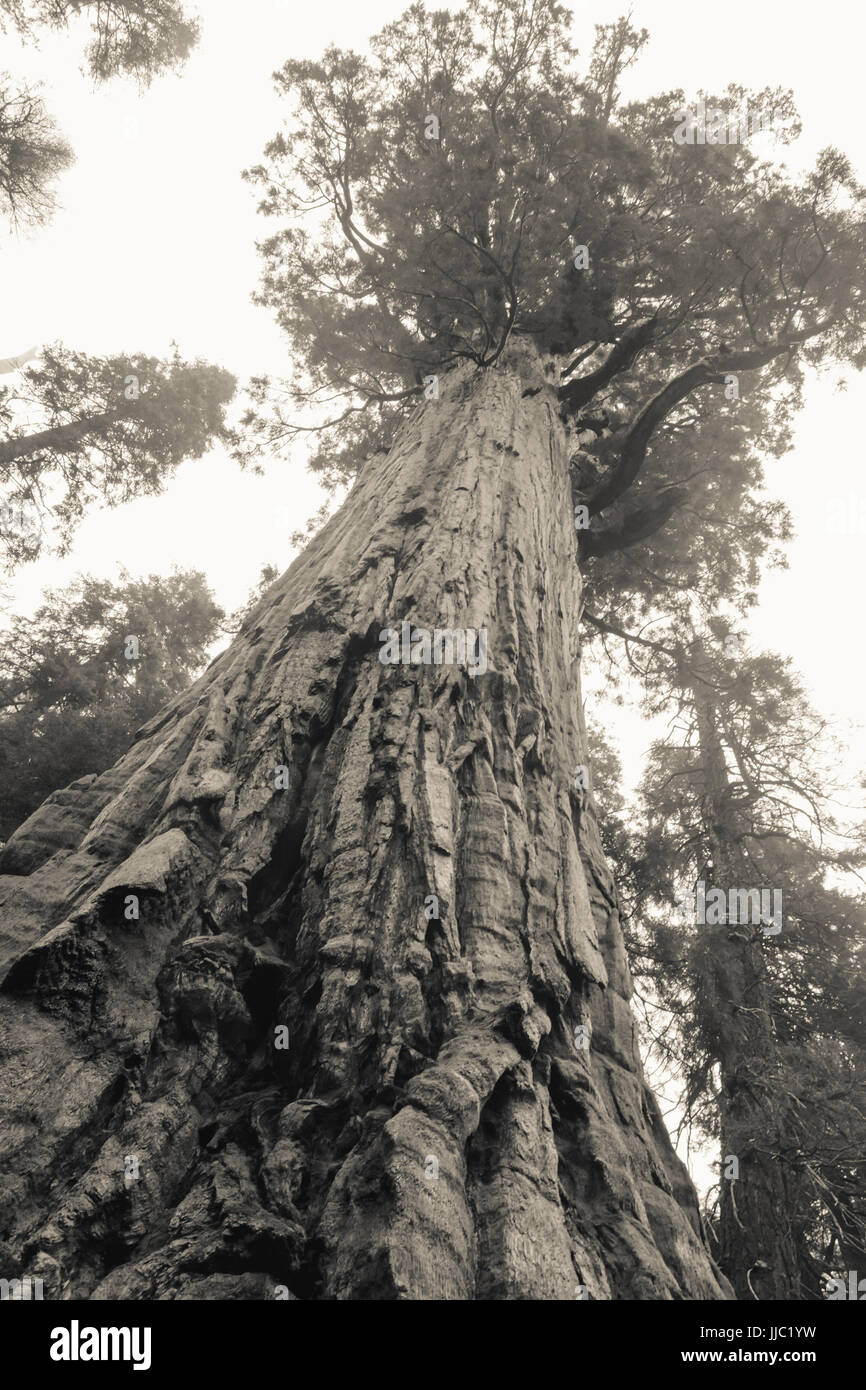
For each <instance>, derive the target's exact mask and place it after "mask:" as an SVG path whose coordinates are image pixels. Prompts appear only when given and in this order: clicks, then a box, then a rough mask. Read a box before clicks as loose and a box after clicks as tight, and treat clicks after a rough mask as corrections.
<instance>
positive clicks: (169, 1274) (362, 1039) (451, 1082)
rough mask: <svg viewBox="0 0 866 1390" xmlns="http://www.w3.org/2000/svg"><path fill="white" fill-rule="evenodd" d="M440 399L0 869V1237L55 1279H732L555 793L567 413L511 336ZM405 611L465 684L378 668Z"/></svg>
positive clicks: (571, 660) (557, 1295) (585, 841)
mask: <svg viewBox="0 0 866 1390" xmlns="http://www.w3.org/2000/svg"><path fill="white" fill-rule="evenodd" d="M440 386H441V398H440V399H439V400H438V401H431V402H429V404H427V405H426V406H425V408H424V410H423V412H422V413H420V414H419V416H418V417H416V418H415V419H414V420H413V421H412V422H411V423H410V424H409V425H408V426H406V427H404V429H403V431H402V433H401V434H400V435H399V436H398V438H397V439H396V441H395V443H394V446H393V448H392V450H391V452H390V454H388V456H387V457H383V456H379V457H377V458H376V459H374V460H373V461H372V462H371V463H370V464H369V465H368V466H367V468H366V471H365V472H364V473H363V475H362V476H361V477H360V479H359V480H358V482H357V484H356V486H355V488H354V490H353V492H352V494H351V496H350V497H349V499H348V501H347V502H346V504H345V505H344V506H343V508H342V509H341V511H340V512H339V513H338V514H337V515H336V516H335V517H334V518H333V519H332V520H331V521H330V522H329V523H328V525H327V526H326V527H325V528H324V530H323V531H322V533H321V534H320V535H319V536H318V537H317V538H316V539H315V540H314V541H313V543H312V544H311V545H310V546H309V548H308V549H307V550H306V551H305V552H304V553H303V555H301V556H300V557H299V558H298V559H297V560H296V561H295V563H294V564H293V565H292V566H291V568H290V569H289V570H288V572H287V573H286V574H285V575H284V576H283V578H282V579H280V580H279V581H278V582H277V583H276V584H275V585H274V586H273V587H272V588H271V589H270V590H269V591H268V593H267V595H266V596H265V597H264V598H263V599H262V601H261V602H260V603H259V605H258V606H257V608H256V609H255V610H254V611H253V613H252V615H251V616H250V617H249V619H248V620H247V622H246V623H245V625H244V628H243V630H242V631H241V633H240V634H239V635H238V637H237V639H236V640H235V641H234V642H233V644H232V645H231V647H229V649H228V650H227V651H226V652H225V653H223V654H222V655H221V656H220V657H218V658H217V660H216V661H214V663H213V664H212V665H211V667H210V668H209V670H208V671H207V672H206V673H205V675H204V676H203V677H202V678H201V679H200V680H199V681H198V682H197V683H196V685H194V686H193V687H192V689H191V690H190V691H188V692H187V693H186V694H185V695H184V696H182V697H181V698H179V699H177V700H176V701H174V703H173V704H172V705H170V706H169V707H168V708H167V709H166V710H165V711H164V712H163V713H162V714H161V715H160V716H159V717H158V718H157V719H154V720H153V721H151V723H150V724H149V725H147V726H146V727H145V728H144V729H143V730H141V732H140V734H139V736H138V738H137V741H136V743H135V744H134V746H133V748H132V749H131V751H130V752H129V753H128V754H127V756H126V757H125V758H124V759H123V760H122V761H121V762H120V763H118V764H117V766H116V767H114V768H113V769H111V770H110V771H109V772H106V773H104V774H102V775H101V776H99V777H94V778H86V779H83V780H82V781H80V782H78V783H76V784H75V785H74V786H72V787H70V788H67V789H66V790H65V791H63V792H60V793H57V794H55V795H54V796H53V797H51V798H50V799H49V801H48V802H47V803H46V804H45V806H43V807H42V808H41V809H40V810H39V811H38V812H36V814H35V815H33V816H32V817H31V818H30V820H29V821H28V822H27V823H26V824H25V825H24V826H22V827H21V828H20V830H19V831H18V832H17V833H16V834H15V835H14V836H13V837H12V839H11V840H10V841H9V843H8V845H7V846H6V849H5V851H4V852H3V854H2V858H0V872H2V874H3V875H4V876H3V877H2V878H0V892H2V911H0V925H2V938H0V939H2V959H3V962H4V963H3V975H4V983H3V987H2V994H0V1017H2V1035H3V1039H4V1048H5V1052H6V1065H5V1067H4V1068H3V1082H2V1097H0V1100H2V1131H3V1133H4V1135H5V1149H4V1152H3V1154H2V1166H3V1183H2V1187H3V1192H4V1204H3V1208H2V1223H3V1228H4V1230H3V1239H4V1240H5V1242H6V1248H5V1250H4V1251H3V1252H2V1253H3V1255H4V1262H5V1263H6V1264H7V1265H8V1266H10V1269H11V1270H12V1272H14V1268H16V1267H17V1268H18V1269H20V1270H22V1271H23V1272H29V1273H31V1274H42V1276H43V1278H45V1280H46V1296H48V1295H49V1294H50V1296H53V1297H75V1296H78V1297H81V1296H84V1297H91V1298H97V1299H104V1298H116V1297H119V1298H131V1299H147V1298H168V1299H173V1298H219V1297H233V1298H237V1297H247V1298H269V1297H274V1296H278V1297H279V1296H286V1293H285V1291H286V1290H288V1295H287V1296H289V1297H298V1298H321V1299H331V1298H338V1299H379V1298H381V1299H435V1298H443V1299H528V1298H531V1299H535V1298H538V1299H571V1298H575V1297H581V1296H585V1297H590V1298H597V1299H610V1298H637V1299H672V1298H675V1299H681V1298H686V1299H694V1298H724V1297H728V1296H730V1289H729V1286H728V1285H727V1284H726V1281H725V1280H724V1279H723V1278H722V1276H721V1275H720V1274H719V1272H718V1270H717V1269H716V1267H715V1265H714V1264H713V1261H712V1259H711V1258H710V1256H709V1254H708V1252H707V1248H706V1246H705V1243H704V1239H703V1235H702V1231H701V1225H700V1218H699V1215H698V1208H697V1202H696V1198H695V1194H694V1191H693V1189H692V1186H691V1184H690V1182H689V1179H688V1176H687V1173H686V1171H685V1169H684V1167H683V1165H682V1164H681V1163H680V1161H679V1160H678V1158H677V1157H676V1155H675V1153H674V1151H673V1149H672V1146H671V1143H670V1140H669V1138H668V1135H667V1132H666V1130H665V1126H664V1124H663V1122H662V1118H661V1115H660V1112H659V1109H658V1106H657V1104H656V1102H655V1100H654V1098H653V1096H652V1094H651V1093H650V1091H649V1090H648V1088H647V1086H646V1083H645V1081H644V1078H643V1074H642V1071H641V1066H640V1061H639V1057H638V1051H637V1045H636V1037H635V1024H634V1021H633V1017H632V1013H631V1009H630V1005H629V997H630V993H631V985H630V979H629V972H628V966H627V963H626V958H625V953H624V950H623V941H622V936H621V932H620V926H619V921H618V917H617V900H616V893H615V888H614V885H613V882H612V880H611V875H610V872H609V870H608V867H607V865H606V863H605V861H604V859H603V856H602V852H601V848H600V844H599V838H598V833H597V825H596V820H595V812H594V809H593V806H592V803H591V799H590V798H589V797H588V796H587V794H586V793H585V792H583V791H582V790H581V789H580V786H579V782H580V779H579V778H578V779H577V784H576V779H575V777H574V769H575V767H576V765H580V764H583V763H585V761H586V751H585V737H584V732H583V728H582V718H581V697H580V686H579V662H578V657H579V649H580V643H579V635H578V621H579V609H580V579H579V573H578V568H577V563H576V548H577V535H576V532H575V530H574V527H573V520H572V507H571V494H570V485H569V476H568V466H567V458H566V453H565V447H564V439H563V431H562V425H561V423H560V420H559V417H558V412H557V405H556V398H555V392H554V390H553V387H552V385H551V384H548V382H547V381H546V380H545V378H544V375H543V372H542V368H541V364H540V361H539V359H538V357H537V356H536V354H535V352H534V351H533V350H530V349H527V348H523V347H520V346H516V347H513V348H510V349H509V350H508V352H507V354H506V356H505V357H504V358H503V359H502V360H501V361H500V363H499V364H498V365H497V367H496V369H495V370H492V371H488V372H481V371H476V370H474V369H472V368H470V367H469V366H465V367H461V368H459V369H457V370H455V371H453V372H451V373H450V374H449V375H447V376H446V377H443V378H442V379H441V383H440ZM404 619H408V620H409V621H411V623H412V624H413V627H416V628H426V629H433V628H436V627H439V628H450V629H455V630H456V629H467V628H474V629H486V630H487V634H488V652H487V659H488V669H487V670H486V671H485V672H483V673H482V672H481V671H480V670H479V671H478V673H477V674H475V675H473V674H471V673H470V672H469V671H468V670H467V669H466V668H465V667H462V666H460V665H457V664H452V665H446V664H438V665H437V664H411V663H410V664H396V665H387V664H383V663H382V661H381V660H380V659H379V653H380V651H381V650H382V643H381V642H380V633H381V631H382V629H384V628H387V627H394V628H397V629H399V628H400V624H401V622H402V620H404ZM142 658H143V659H144V660H146V659H147V653H146V652H143V653H142ZM281 769H287V771H281ZM437 900H438V917H437V916H436V915H435V914H436V911H437ZM136 904H137V905H138V909H139V913H140V915H139V916H138V918H137V919H136V917H135V915H134V914H135V911H136ZM281 1030H282V1031H281ZM286 1030H287V1032H286ZM286 1037H287V1038H288V1047H283V1046H281V1045H280V1044H281V1043H284V1042H285V1041H286ZM587 1037H588V1038H589V1042H590V1045H589V1046H588V1047H586V1046H584V1045H582V1044H583V1043H584V1042H585V1041H586V1040H587ZM581 1290H585V1293H581V1292H580V1291H581Z"/></svg>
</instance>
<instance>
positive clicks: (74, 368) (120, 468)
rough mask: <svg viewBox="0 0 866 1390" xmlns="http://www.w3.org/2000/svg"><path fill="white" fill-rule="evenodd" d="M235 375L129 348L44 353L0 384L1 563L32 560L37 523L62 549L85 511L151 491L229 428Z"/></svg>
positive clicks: (226, 438) (226, 435) (40, 533)
mask: <svg viewBox="0 0 866 1390" xmlns="http://www.w3.org/2000/svg"><path fill="white" fill-rule="evenodd" d="M235 385H236V383H235V379H234V377H233V376H232V375H231V374H230V373H229V372H226V371H224V370H223V369H222V368H220V367H214V366H211V365H210V364H208V363H206V362H201V361H195V362H184V361H183V360H182V359H181V358H180V357H179V355H178V354H177V352H175V353H174V355H173V356H172V357H170V358H167V359H161V358H156V357H151V356H147V355H145V354H143V353H130V354H128V355H117V356H110V357H95V356H93V355H89V354H86V353H82V352H76V351H74V350H72V349H70V348H65V347H63V346H61V345H55V346H53V347H49V348H46V349H44V350H43V352H42V354H41V358H40V360H39V361H38V362H37V363H34V365H32V366H30V367H27V368H26V369H25V370H24V371H23V372H22V373H21V374H20V376H18V377H17V378H16V379H15V381H14V382H13V384H11V385H9V386H4V387H2V388H0V493H2V500H3V507H4V514H3V518H2V523H0V548H2V555H3V559H4V560H5V563H6V564H7V565H14V564H17V563H19V562H21V561H22V560H28V559H34V558H35V557H36V555H38V554H39V552H40V550H41V548H42V546H43V544H44V539H45V532H44V530H43V523H47V522H48V521H51V522H52V523H53V524H55V525H56V526H57V527H58V528H59V532H60V536H59V541H60V547H61V549H65V548H67V547H68V545H69V543H70V540H71V536H72V532H73V530H74V527H75V526H76V524H77V523H78V521H79V520H80V519H81V517H82V515H83V514H84V511H85V509H86V508H87V507H88V506H91V505H93V504H94V503H96V502H98V501H101V502H102V503H103V504H105V505H108V506H117V505H118V504H120V503H121V502H126V501H129V500H130V499H131V498H133V497H140V496H143V495H148V494H153V493H157V492H159V491H160V490H161V488H162V487H163V485H164V484H165V481H166V479H167V478H168V476H169V475H170V474H171V472H172V471H173V470H174V469H175V468H176V467H177V465H178V464H179V463H181V462H182V461H183V460H184V459H190V458H200V457H201V456H202V454H204V453H205V452H206V450H207V449H208V448H210V447H211V446H212V445H214V444H216V443H219V442H225V443H229V442H231V441H232V440H233V439H234V435H233V433H232V431H231V429H230V428H229V426H228V424H227V422H226V406H227V405H228V403H229V401H231V399H232V397H233V396H234V393H235Z"/></svg>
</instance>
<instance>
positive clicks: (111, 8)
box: [0, 0, 199, 82]
mask: <svg viewBox="0 0 866 1390" xmlns="http://www.w3.org/2000/svg"><path fill="white" fill-rule="evenodd" d="M3 16H5V17H6V19H7V21H8V22H9V23H10V24H12V25H14V26H15V28H16V29H17V30H18V32H19V33H20V34H21V35H22V36H23V37H24V38H26V39H33V38H35V37H37V36H38V34H39V31H40V30H41V29H43V28H48V29H63V28H65V27H66V25H67V24H69V23H70V22H71V21H73V20H75V19H77V18H78V17H79V16H84V17H85V18H86V19H87V20H88V21H89V23H90V26H91V30H92V33H93V40H92V42H91V44H90V46H89V48H88V50H87V59H88V67H89V69H90V72H91V74H92V76H93V77H95V78H97V80H99V81H103V80H104V79H106V78H109V77H114V76H116V75H117V74H118V73H129V74H132V75H133V76H134V77H137V78H138V79H139V80H140V81H142V82H150V81H151V79H152V78H153V77H155V76H156V75H157V73H159V72H162V71H164V70H165V69H166V68H176V67H179V66H180V65H181V64H182V63H184V62H185V61H186V59H187V58H188V57H189V55H190V53H191V51H192V49H193V48H194V47H195V45H196V43H197V42H198V37H199V25H198V22H197V21H196V20H194V19H190V18H188V17H187V15H185V14H184V11H183V9H182V7H181V6H180V5H179V4H178V3H177V0H0V19H2V17H3Z"/></svg>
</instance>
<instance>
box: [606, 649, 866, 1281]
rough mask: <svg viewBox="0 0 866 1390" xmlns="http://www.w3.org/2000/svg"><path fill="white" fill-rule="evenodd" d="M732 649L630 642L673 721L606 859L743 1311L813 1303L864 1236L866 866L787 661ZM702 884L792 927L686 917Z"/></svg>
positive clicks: (656, 704) (823, 743) (822, 731)
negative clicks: (748, 898)
mask: <svg viewBox="0 0 866 1390" xmlns="http://www.w3.org/2000/svg"><path fill="white" fill-rule="evenodd" d="M730 640H731V634H730V632H729V631H728V630H727V628H726V625H725V624H723V623H717V624H716V625H715V631H714V632H710V633H707V636H706V638H705V640H704V641H703V642H699V641H693V642H691V643H688V644H686V643H684V642H683V641H682V640H681V641H680V642H679V643H677V644H675V643H673V642H672V641H671V639H670V638H668V639H667V641H664V640H660V639H659V638H658V634H657V633H656V635H655V636H654V637H653V639H652V641H645V640H642V639H638V641H637V642H636V643H634V642H633V644H632V651H633V652H635V653H636V652H638V651H641V652H642V654H643V656H644V658H645V663H644V667H643V674H644V678H645V680H646V686H647V690H648V692H649V698H650V701H651V704H652V707H653V708H654V709H655V710H661V709H665V710H666V711H667V712H668V714H670V715H671V716H672V718H671V722H670V726H669V732H668V734H667V736H666V737H665V739H664V740H662V741H659V742H657V743H656V744H654V746H653V749H652V751H651V756H650V760H649V764H648V769H647V773H646V776H645V779H644V782H643V785H642V788H641V800H642V807H643V823H642V826H641V829H640V832H639V833H635V832H634V831H632V833H631V835H626V834H625V833H621V834H620V836H619V838H618V839H617V840H616V842H615V843H614V844H613V846H612V852H613V855H614V858H615V862H616V863H617V865H618V869H619V879H620V883H621V884H622V885H625V886H626V899H627V901H628V902H629V906H630V913H629V919H630V925H629V932H628V936H629V939H630V943H631V954H632V959H633V962H634V965H635V968H636V970H637V973H638V975H639V976H640V977H641V978H643V979H644V980H645V981H648V982H649V984H650V985H651V987H652V992H653V997H654V998H655V1000H656V1001H657V1003H658V1005H659V1008H660V1010H661V1011H662V1014H661V1017H663V1018H664V1026H663V1027H660V1028H657V1029H653V1031H654V1032H655V1033H656V1038H655V1043H656V1047H657V1049H658V1050H659V1051H660V1052H661V1054H662V1056H663V1058H664V1060H665V1061H666V1063H667V1066H668V1068H669V1070H671V1071H672V1072H673V1073H674V1074H676V1075H677V1076H678V1077H680V1078H682V1081H683V1086H684V1114H683V1120H684V1123H693V1122H694V1123H696V1124H697V1126H698V1129H699V1130H700V1131H702V1132H703V1133H704V1134H707V1135H710V1136H712V1137H713V1138H715V1139H716V1140H717V1142H718V1144H719V1150H720V1182H719V1187H718V1190H717V1191H718V1196H717V1207H716V1208H715V1209H714V1213H713V1225H714V1227H715V1229H716V1233H717V1237H718V1240H719V1260H720V1263H721V1265H722V1268H723V1269H724V1270H725V1273H726V1274H727V1275H728V1277H729V1278H730V1279H731V1281H732V1283H733V1285H734V1288H735V1290H736V1291H737V1295H738V1297H741V1298H777V1299H798V1298H818V1297H820V1296H821V1291H822V1288H823V1284H822V1280H823V1278H824V1277H825V1276H829V1275H831V1274H833V1273H835V1272H837V1271H838V1270H839V1269H840V1268H841V1267H842V1264H843V1262H844V1259H846V1258H847V1259H849V1261H850V1260H852V1259H853V1258H854V1255H855V1253H857V1252H858V1251H859V1253H860V1255H861V1258H862V1253H863V1239H864V1235H866V1226H864V1224H863V1216H864V1207H863V1203H862V1159H861V1157H860V1150H861V1147H862V1140H863V1136H864V1122H866V1092H864V1089H863V1087H864V1068H863V1063H864V1052H863V1045H864V1042H866V1029H864V1023H863V1002H864V1000H863V984H862V981H863V964H864V952H866V903H864V900H863V899H862V897H860V896H857V895H856V894H853V895H852V893H851V891H850V888H849V889H848V891H845V890H844V889H843V888H842V887H840V886H839V880H840V877H841V878H843V880H844V878H845V876H848V877H849V878H850V875H851V873H852V871H857V870H859V869H861V868H862V866H863V863H864V860H863V855H862V848H861V846H860V845H859V844H858V841H857V837H856V836H852V835H851V834H850V831H849V833H848V834H846V833H845V830H844V827H843V826H842V825H840V824H839V822H838V819H837V816H836V815H835V814H834V809H833V800H834V779H833V776H832V772H831V767H832V760H833V749H832V746H830V745H829V744H828V742H827V730H826V727H825V726H824V724H823V722H822V721H821V720H820V719H819V718H817V716H816V715H815V714H814V713H813V711H812V710H811V709H810V707H809V705H808V702H807V700H806V697H805V694H804V692H803V689H802V687H801V685H800V684H799V682H798V681H797V679H796V677H795V676H794V675H793V673H792V672H791V670H790V665H789V664H788V663H785V662H783V661H782V660H781V659H780V658H779V657H777V656H775V655H774V654H772V653H767V654H763V655H761V656H746V654H745V653H744V652H743V651H742V649H741V648H740V645H739V643H736V644H735V645H734V646H733V647H730V646H729V647H726V645H725V643H726V642H729V641H730ZM698 880H699V881H700V882H701V883H702V884H703V885H704V889H705V892H706V894H708V895H709V894H710V893H711V890H712V889H713V888H721V889H722V891H723V892H724V893H725V895H728V894H729V891H730V889H732V888H735V889H738V890H747V889H753V890H759V889H767V890H768V891H769V893H780V894H781V896H782V903H783V917H784V920H783V928H782V931H781V933H780V934H776V933H775V932H774V933H773V934H772V935H767V934H766V933H765V932H764V931H763V929H762V927H761V925H760V924H756V923H754V922H753V923H752V924H749V923H743V922H742V921H740V920H739V918H738V917H736V916H735V917H734V918H731V917H730V916H729V913H728V910H727V909H726V910H725V912H724V913H723V914H722V917H721V919H717V920H716V922H715V925H713V924H712V923H711V922H708V923H707V924H702V923H700V922H697V921H696V920H695V918H694V912H693V911H692V910H691V909H689V911H688V913H687V914H686V920H683V919H682V917H681V916H679V915H678V913H677V911H676V908H677V906H678V904H679V903H680V902H681V901H682V900H683V895H684V894H685V895H688V896H689V897H692V895H693V894H694V889H695V884H696V882H697V881H698ZM708 917H709V914H708ZM731 1159H734V1160H736V1164H737V1171H733V1170H732V1168H731ZM843 1251H846V1252H847V1253H846V1254H845V1255H843ZM853 1267H855V1265H854V1264H851V1263H850V1262H849V1263H848V1264H845V1265H844V1268H845V1270H846V1271H847V1270H848V1269H849V1268H853ZM846 1277H847V1274H846Z"/></svg>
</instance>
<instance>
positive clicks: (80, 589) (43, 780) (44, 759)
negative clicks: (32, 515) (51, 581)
mask: <svg viewBox="0 0 866 1390" xmlns="http://www.w3.org/2000/svg"><path fill="white" fill-rule="evenodd" d="M43 600H44V601H43V603H42V604H41V606H40V607H39V608H37V610H36V612H35V613H34V614H33V615H32V616H29V617H27V618H24V617H13V618H12V620H11V623H10V627H9V630H8V632H5V633H4V634H3V642H2V646H0V779H2V783H3V808H2V812H0V840H6V839H8V837H9V835H10V834H11V833H12V831H13V830H14V829H15V828H16V826H18V825H20V824H21V822H22V821H24V820H26V818H27V816H29V815H30V813H31V811H34V810H35V809H36V807H37V806H40V805H41V804H42V802H43V801H44V800H45V798H46V797H47V796H49V794H50V793H51V792H53V791H55V790H57V788H58V787H65V786H67V785H68V784H69V783H70V782H75V781H77V779H78V778H79V777H84V776H92V775H95V774H96V773H99V772H102V771H103V770H104V769H105V768H106V767H110V766H111V765H112V763H114V762H115V761H116V760H117V758H119V757H120V755H121V754H122V753H124V752H125V751H126V749H127V748H128V747H129V745H130V744H131V742H132V739H133V735H134V734H135V731H136V729H138V728H139V726H140V725H141V724H144V723H145V722H146V721H147V720H148V719H150V718H151V717H152V716H153V715H154V714H156V713H157V711H158V710H159V709H161V707H162V706H163V705H164V704H165V703H166V701H167V700H169V699H171V697H172V696H174V695H177V694H178V693H179V692H180V691H181V690H183V689H185V688H186V686H187V685H189V683H190V681H191V680H192V679H193V677H194V676H196V675H197V674H198V672H199V671H200V670H201V668H202V667H203V666H204V665H205V661H206V656H207V650H208V647H209V646H210V645H211V643H213V642H214V641H215V639H216V638H217V636H218V635H219V632H220V623H221V620H222V618H223V616H224V615H223V612H222V609H220V608H219V607H217V605H216V603H215V602H214V599H213V595H212V593H211V591H210V589H209V588H208V586H207V584H206V582H205V578H204V575H203V574H200V573H198V572H197V571H194V570H190V571H185V572H184V571H176V572H175V573H174V574H172V575H170V576H169V577H168V578H167V579H161V578H159V577H158V576H157V575H150V576H149V577H148V578H147V579H144V580H138V579H130V578H129V576H128V575H125V574H124V575H121V582H120V583H111V582H110V581H108V580H99V579H94V578H92V577H90V576H88V575H84V576H81V577H80V578H78V579H76V580H75V581H74V582H73V583H72V584H71V585H69V586H67V587H66V588H65V589H62V590H49V591H47V592H46V593H45V594H44V596H43ZM134 652H137V653H138V654H137V655H133V653H134Z"/></svg>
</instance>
